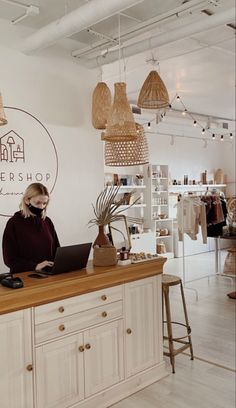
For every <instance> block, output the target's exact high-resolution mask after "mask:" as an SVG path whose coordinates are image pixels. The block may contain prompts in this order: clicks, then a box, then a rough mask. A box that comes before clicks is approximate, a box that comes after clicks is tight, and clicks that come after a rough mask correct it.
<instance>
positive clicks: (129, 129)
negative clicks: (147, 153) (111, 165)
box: [103, 82, 137, 142]
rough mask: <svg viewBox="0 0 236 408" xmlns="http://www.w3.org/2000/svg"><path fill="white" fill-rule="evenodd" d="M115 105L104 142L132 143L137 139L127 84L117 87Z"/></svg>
mask: <svg viewBox="0 0 236 408" xmlns="http://www.w3.org/2000/svg"><path fill="white" fill-rule="evenodd" d="M114 86H115V95H114V101H113V105H112V107H111V110H110V114H109V117H108V121H107V129H106V133H105V134H104V136H103V140H106V141H108V142H122V141H132V140H136V139H137V132H136V127H135V122H134V117H133V113H132V110H131V107H130V105H129V102H128V99H127V96H126V84H125V83H124V82H118V83H116V84H115V85H114Z"/></svg>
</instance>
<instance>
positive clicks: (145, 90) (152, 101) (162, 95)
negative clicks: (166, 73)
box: [137, 71, 170, 109]
mask: <svg viewBox="0 0 236 408" xmlns="http://www.w3.org/2000/svg"><path fill="white" fill-rule="evenodd" d="M169 104H170V100H169V95H168V92H167V89H166V86H165V84H164V82H163V81H162V79H161V77H160V75H159V74H158V73H157V71H151V72H150V74H149V75H148V77H147V78H146V80H145V82H144V84H143V86H142V88H141V91H140V93H139V97H138V103H137V105H138V106H139V107H140V108H143V109H162V108H168V107H169Z"/></svg>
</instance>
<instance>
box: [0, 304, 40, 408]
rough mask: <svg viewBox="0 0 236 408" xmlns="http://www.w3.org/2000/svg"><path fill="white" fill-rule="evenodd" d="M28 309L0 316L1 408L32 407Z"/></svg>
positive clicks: (29, 316) (30, 344)
mask: <svg viewBox="0 0 236 408" xmlns="http://www.w3.org/2000/svg"><path fill="white" fill-rule="evenodd" d="M32 369H33V366H32V343H31V313H30V310H29V309H27V310H20V311H17V312H13V313H8V314H4V315H1V316H0V370H1V371H0V394H1V396H0V400H1V402H0V406H1V408H32V407H33V374H32V373H33V371H32Z"/></svg>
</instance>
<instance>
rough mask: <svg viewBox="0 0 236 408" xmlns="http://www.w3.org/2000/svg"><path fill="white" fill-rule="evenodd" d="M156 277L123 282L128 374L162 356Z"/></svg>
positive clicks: (159, 287) (157, 278)
mask: <svg viewBox="0 0 236 408" xmlns="http://www.w3.org/2000/svg"><path fill="white" fill-rule="evenodd" d="M160 276H161V275H160ZM160 276H158V277H157V276H156V277H151V278H146V279H142V280H138V281H134V282H131V283H128V284H126V285H125V331H126V337H125V338H126V364H127V365H126V369H127V376H128V377H129V376H131V375H134V374H136V373H138V372H139V371H142V370H144V369H146V368H148V367H151V366H153V365H155V364H156V363H158V362H159V361H160V356H161V355H162V346H161V344H162V341H161V337H162V332H161V281H160Z"/></svg>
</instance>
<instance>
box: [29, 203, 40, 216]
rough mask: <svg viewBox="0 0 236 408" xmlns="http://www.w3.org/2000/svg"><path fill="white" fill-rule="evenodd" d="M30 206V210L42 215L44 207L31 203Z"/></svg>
mask: <svg viewBox="0 0 236 408" xmlns="http://www.w3.org/2000/svg"><path fill="white" fill-rule="evenodd" d="M28 208H29V210H30V212H32V213H33V214H34V215H37V216H40V215H42V212H43V208H38V207H34V206H33V205H32V204H29V205H28Z"/></svg>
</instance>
